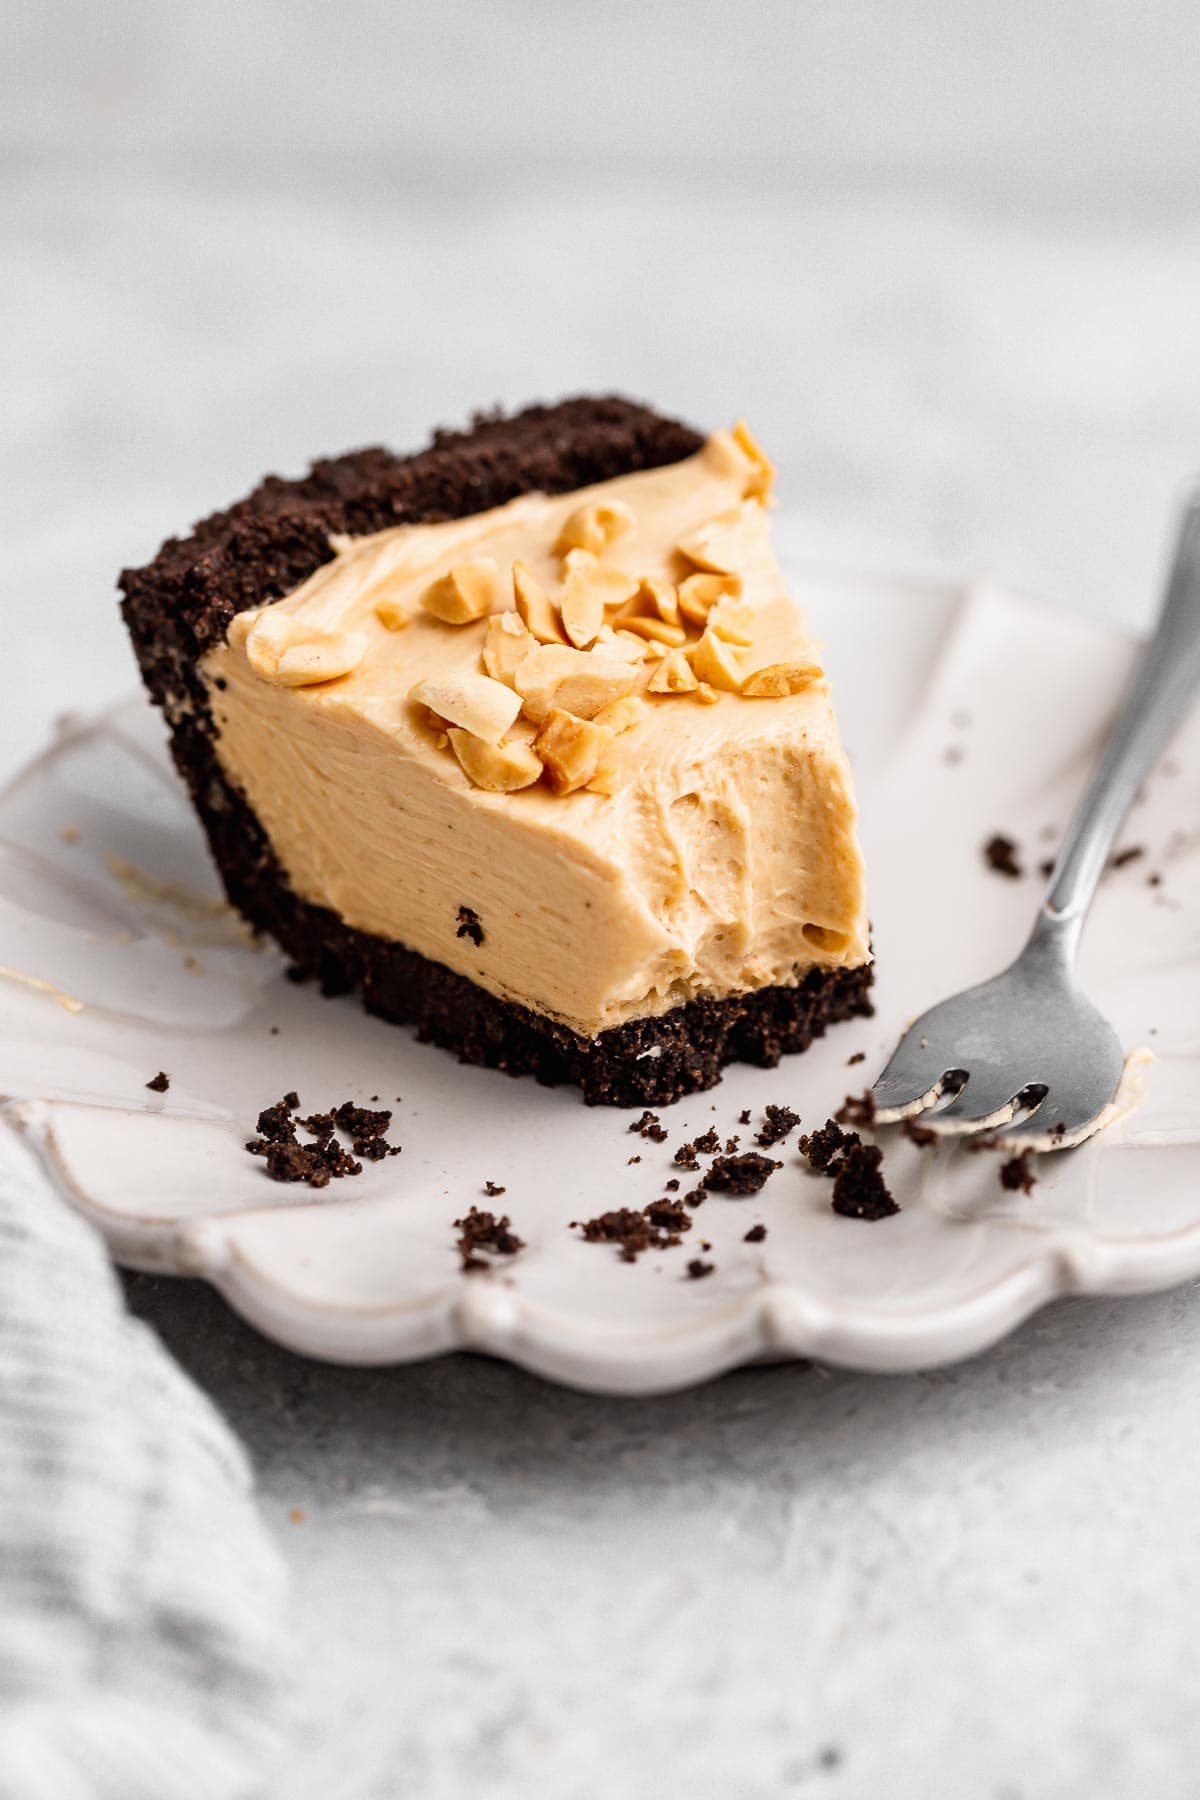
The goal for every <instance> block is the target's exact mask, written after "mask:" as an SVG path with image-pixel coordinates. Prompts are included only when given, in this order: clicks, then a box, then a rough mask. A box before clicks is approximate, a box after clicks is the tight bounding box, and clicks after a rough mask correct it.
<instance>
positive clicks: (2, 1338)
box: [0, 1117, 286, 1800]
mask: <svg viewBox="0 0 1200 1800" xmlns="http://www.w3.org/2000/svg"><path fill="white" fill-rule="evenodd" d="M252 1485H253V1484H252V1476H251V1473H250V1469H249V1466H248V1464H247V1461H246V1458H245V1456H244V1454H243V1452H242V1451H241V1449H240V1447H239V1445H238V1444H237V1443H236V1442H235V1440H234V1439H233V1437H232V1436H231V1434H230V1432H229V1431H228V1429H227V1428H226V1426H225V1425H224V1424H223V1423H222V1421H221V1420H220V1418H219V1417H218V1416H217V1413H216V1412H215V1410H214V1409H213V1407H212V1405H211V1404H210V1403H209V1401H208V1400H207V1399H206V1398H205V1397H204V1395H203V1394H201V1393H200V1392H199V1390H198V1389H196V1388H195V1387H193V1385H192V1384H191V1382H190V1381H189V1380H188V1379H187V1378H186V1377H185V1376H184V1374H183V1373H182V1372H181V1370H180V1369H178V1368H177V1367H176V1365H175V1364H174V1363H173V1362H172V1361H171V1359H170V1357H169V1356H168V1355H167V1353H166V1352H165V1351H164V1350H163V1349H162V1347H161V1346H160V1345H159V1343H158V1341H157V1339H156V1338H155V1337H154V1336H153V1334H152V1333H151V1332H150V1331H149V1329H148V1328H147V1327H145V1326H144V1325H142V1324H141V1323H140V1322H139V1321H137V1320H135V1319H132V1318H131V1317H130V1316H129V1315H128V1313H127V1312H126V1311H125V1308H124V1305H123V1303H122V1298H121V1293H120V1289H119V1286H118V1283H117V1281H116V1278H115V1276H114V1275H113V1272H112V1270H111V1269H110V1267H109V1266H108V1263H107V1260H106V1258H105V1254H104V1250H103V1247H102V1246H101V1244H100V1241H99V1239H98V1238H97V1236H96V1235H95V1233H94V1232H93V1231H92V1230H91V1228H90V1227H89V1226H88V1225H87V1224H86V1223H85V1222H84V1221H83V1220H82V1219H81V1218H79V1217H77V1216H76V1215H75V1214H73V1213H72V1212H71V1211H70V1210H69V1208H68V1207H67V1206H66V1205H65V1203H64V1202H63V1201H62V1200H61V1199H60V1198H59V1197H58V1196H57V1195H56V1194H55V1193H54V1192H53V1191H52V1189H51V1188H50V1185H49V1183H48V1182H47V1181H46V1180H45V1178H44V1177H43V1175H42V1173H41V1171H40V1170H39V1169H38V1168H37V1166H36V1165H35V1163H34V1161H33V1159H32V1157H31V1156H30V1154H29V1152H28V1151H27V1150H26V1148H25V1147H24V1146H23V1145H22V1144H20V1143H19V1142H18V1141H17V1139H16V1136H15V1134H14V1133H13V1131H12V1130H11V1129H10V1127H9V1126H8V1125H7V1124H6V1123H5V1122H4V1121H3V1119H2V1117H0V1800H226V1796H230V1797H232V1796H246V1795H251V1794H254V1793H256V1792H258V1791H259V1788H260V1781H261V1777H262V1773H263V1770H264V1767H265V1765H266V1763H267V1761H268V1759H269V1758H270V1756H271V1753H272V1749H273V1747H274V1744H275V1743H276V1741H277V1740H276V1731H277V1726H276V1723H275V1717H276V1711H277V1707H276V1702H277V1698H278V1691H279V1688H280V1684H281V1680H282V1676H283V1674H284V1670H285V1661H286V1651H285V1646H284V1640H283V1629H282V1608H283V1587H284V1582H283V1568H282V1562H281V1559H280V1556H279V1553H278V1551H277V1549H276V1548H275V1546H274V1545H273V1544H272V1542H271V1540H270V1538H269V1537H268V1536H267V1533H266V1531H265V1529H264V1527H263V1525H262V1524H261V1522H260V1520H259V1518H258V1516H257V1514H256V1511H255V1506H254V1500H253V1493H252Z"/></svg>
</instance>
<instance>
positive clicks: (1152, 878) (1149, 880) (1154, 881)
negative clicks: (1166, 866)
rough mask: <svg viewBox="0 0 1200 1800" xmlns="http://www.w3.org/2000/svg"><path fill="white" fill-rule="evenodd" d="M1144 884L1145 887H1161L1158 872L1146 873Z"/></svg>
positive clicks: (1160, 878)
mask: <svg viewBox="0 0 1200 1800" xmlns="http://www.w3.org/2000/svg"><path fill="white" fill-rule="evenodd" d="M1146 886H1147V887H1161V886H1162V876H1161V875H1159V874H1158V873H1155V874H1153V875H1147V877H1146Z"/></svg>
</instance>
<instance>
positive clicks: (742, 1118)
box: [738, 1107, 750, 1125]
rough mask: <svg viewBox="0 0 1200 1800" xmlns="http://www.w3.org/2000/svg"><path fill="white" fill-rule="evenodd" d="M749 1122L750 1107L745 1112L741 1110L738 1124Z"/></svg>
mask: <svg viewBox="0 0 1200 1800" xmlns="http://www.w3.org/2000/svg"><path fill="white" fill-rule="evenodd" d="M749 1123H750V1108H749V1107H747V1108H746V1110H745V1112H740V1113H739V1114H738V1124H739V1125H748V1124H749Z"/></svg>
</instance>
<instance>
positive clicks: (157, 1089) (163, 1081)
mask: <svg viewBox="0 0 1200 1800" xmlns="http://www.w3.org/2000/svg"><path fill="white" fill-rule="evenodd" d="M170 1085H171V1077H170V1076H169V1075H168V1074H167V1071H166V1070H165V1069H160V1070H159V1071H158V1074H157V1075H156V1076H155V1077H154V1079H153V1080H152V1081H148V1082H147V1083H146V1086H147V1087H148V1088H149V1089H150V1092H151V1093H152V1094H165V1093H166V1091H167V1089H168V1088H169V1087H170Z"/></svg>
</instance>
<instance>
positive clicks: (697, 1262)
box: [687, 1256, 717, 1281]
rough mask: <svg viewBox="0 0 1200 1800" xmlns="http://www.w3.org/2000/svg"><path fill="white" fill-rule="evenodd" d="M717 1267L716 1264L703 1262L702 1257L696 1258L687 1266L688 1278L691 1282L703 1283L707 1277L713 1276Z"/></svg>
mask: <svg viewBox="0 0 1200 1800" xmlns="http://www.w3.org/2000/svg"><path fill="white" fill-rule="evenodd" d="M716 1266H717V1265H716V1264H715V1263H710V1262H703V1261H701V1259H700V1257H698V1256H694V1257H693V1258H692V1260H691V1262H690V1263H689V1264H688V1266H687V1278H688V1280H689V1281H703V1279H704V1277H705V1276H706V1275H711V1274H712V1272H713V1270H714V1269H715V1268H716Z"/></svg>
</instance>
